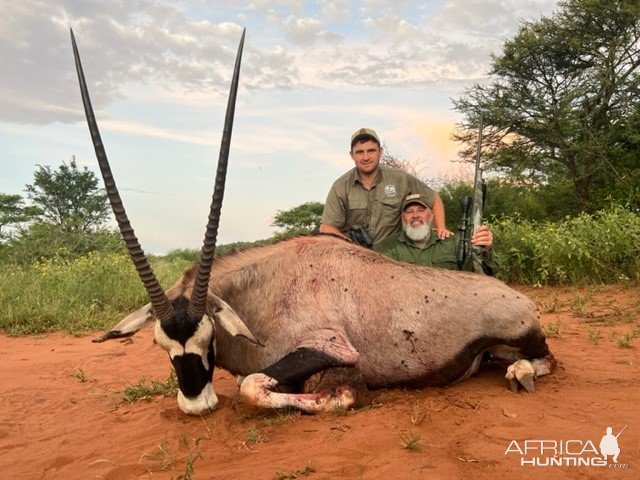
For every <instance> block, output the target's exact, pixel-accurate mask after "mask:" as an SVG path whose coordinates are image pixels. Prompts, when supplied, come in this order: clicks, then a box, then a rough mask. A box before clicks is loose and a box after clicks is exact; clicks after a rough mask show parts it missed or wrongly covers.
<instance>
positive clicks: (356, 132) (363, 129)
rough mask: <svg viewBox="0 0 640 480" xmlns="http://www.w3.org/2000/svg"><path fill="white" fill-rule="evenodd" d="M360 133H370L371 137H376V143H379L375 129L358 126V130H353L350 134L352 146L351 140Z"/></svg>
mask: <svg viewBox="0 0 640 480" xmlns="http://www.w3.org/2000/svg"><path fill="white" fill-rule="evenodd" d="M360 135H371V136H372V137H373V138H375V139H376V141H377V142H378V145H379V144H380V138H378V134H377V133H376V131H375V130H373V129H371V128H359V129H358V130H356V131H355V132H353V135H351V145H352V146H353V141H354V140H355V139H356V137H359V136H360Z"/></svg>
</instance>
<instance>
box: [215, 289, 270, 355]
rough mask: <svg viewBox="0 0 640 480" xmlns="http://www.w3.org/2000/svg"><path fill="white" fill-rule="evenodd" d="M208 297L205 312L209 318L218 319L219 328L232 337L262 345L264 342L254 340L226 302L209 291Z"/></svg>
mask: <svg viewBox="0 0 640 480" xmlns="http://www.w3.org/2000/svg"><path fill="white" fill-rule="evenodd" d="M208 297H209V298H208V301H207V307H208V308H207V314H208V316H209V317H210V318H215V319H216V320H217V321H218V325H219V326H220V328H222V329H223V330H225V331H226V332H227V333H229V335H231V336H233V337H239V338H244V339H245V340H247V341H248V342H251V343H253V344H254V345H258V346H260V347H264V344H262V343H260V342H259V341H258V340H256V338H255V337H254V336H253V334H252V333H251V331H250V330H249V328H248V327H247V326H246V325H245V323H244V322H243V321H242V319H241V318H240V317H239V316H238V314H237V313H236V312H235V311H234V310H233V308H231V306H230V305H229V304H228V303H227V302H225V301H224V300H221V299H220V297H217V296H216V295H212V294H211V293H210V294H209V295H208ZM211 297H213V299H211Z"/></svg>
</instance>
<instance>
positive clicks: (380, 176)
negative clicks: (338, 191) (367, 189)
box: [353, 165, 384, 188]
mask: <svg viewBox="0 0 640 480" xmlns="http://www.w3.org/2000/svg"><path fill="white" fill-rule="evenodd" d="M383 178H384V169H383V168H381V167H380V165H378V168H377V169H376V178H375V180H374V181H373V184H371V188H373V187H375V186H376V185H378V184H379V183H380V182H381V181H382V179H383ZM353 183H359V184H360V185H362V181H361V180H360V175H358V169H357V168H355V167H354V169H353Z"/></svg>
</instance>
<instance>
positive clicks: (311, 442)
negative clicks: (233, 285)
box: [0, 286, 640, 480]
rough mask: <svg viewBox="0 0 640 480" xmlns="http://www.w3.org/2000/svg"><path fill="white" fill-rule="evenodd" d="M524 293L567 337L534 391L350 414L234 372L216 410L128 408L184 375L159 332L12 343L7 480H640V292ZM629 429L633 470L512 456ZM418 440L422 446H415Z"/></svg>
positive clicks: (170, 403) (1, 414) (482, 386)
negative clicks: (252, 399) (130, 395)
mask: <svg viewBox="0 0 640 480" xmlns="http://www.w3.org/2000/svg"><path fill="white" fill-rule="evenodd" d="M519 289H520V290H523V291H525V292H526V293H527V294H528V295H529V296H531V297H532V298H533V299H534V300H535V301H536V302H537V304H538V306H539V308H540V310H541V312H542V323H543V324H544V325H547V328H548V329H551V330H553V329H555V328H556V327H558V328H559V337H553V338H550V339H549V344H550V347H551V349H552V351H553V352H554V354H555V355H556V358H557V359H558V360H559V367H558V368H557V370H556V371H555V372H554V373H553V374H552V375H551V376H548V377H544V378H542V379H540V380H538V382H537V383H536V392H535V394H533V395H529V394H523V393H520V394H514V393H512V392H510V391H508V390H507V389H506V388H505V383H504V380H503V371H502V370H500V369H498V368H496V367H493V368H488V369H484V370H483V371H481V373H480V374H479V375H477V376H475V377H473V378H471V379H470V380H468V381H466V382H463V383H461V384H459V385H454V386H450V387H446V388H431V389H422V390H384V391H378V392H375V393H374V394H373V397H372V398H373V401H372V405H371V406H370V408H364V409H361V410H358V411H355V412H350V413H348V414H343V415H340V414H333V413H328V414H322V415H317V416H310V415H300V414H282V413H280V414H279V413H277V412H273V411H268V410H256V409H253V408H251V407H249V406H247V405H246V404H244V403H243V402H242V400H241V399H239V398H238V395H237V389H236V386H235V379H234V378H233V377H232V376H231V375H230V374H229V373H228V372H224V371H217V373H216V378H215V388H216V391H217V392H218V396H219V398H220V404H219V407H218V409H217V410H216V411H215V412H214V413H212V414H211V415H208V416H206V417H202V418H193V417H187V416H185V415H183V414H182V413H181V412H180V411H179V409H178V406H177V403H176V400H175V398H166V397H155V398H153V399H152V400H150V401H139V402H136V403H133V404H128V405H127V404H124V403H123V401H122V399H123V393H122V392H123V390H124V388H125V387H127V386H130V385H134V384H137V383H138V381H139V380H140V379H141V378H142V377H146V378H147V379H158V380H161V381H162V380H164V379H166V378H167V376H168V374H169V371H170V366H169V361H168V359H167V356H166V354H165V353H164V352H163V351H161V349H160V348H158V347H157V346H155V345H154V344H153V343H152V329H150V328H147V329H146V330H144V331H142V332H140V333H139V334H138V335H136V336H135V337H133V342H131V341H128V342H127V341H125V342H121V341H111V342H107V343H103V344H92V343H91V342H90V339H91V337H82V338H75V337H71V336H68V335H62V334H50V335H43V336H38V337H23V338H9V337H6V336H0V362H1V365H2V368H1V369H0V392H1V395H2V402H1V406H0V478H3V479H40V478H46V479H93V478H96V479H118V480H120V479H130V478H135V479H152V478H153V479H169V478H176V479H177V478H196V479H238V480H243V479H247V480H259V479H278V478H309V479H316V480H319V479H392V478H393V479H416V478H446V479H457V478H467V479H482V478H491V479H502V478H509V479H514V478H515V479H519V478H540V479H542V478H544V479H547V478H581V479H582V478H598V479H602V478H606V479H609V478H612V479H617V478H640V418H639V414H640V389H639V388H638V380H637V379H638V377H639V376H640V375H639V374H640V368H639V364H640V356H639V354H638V350H639V348H638V347H639V345H640V340H638V339H637V338H634V339H633V340H632V341H631V347H630V348H621V347H620V346H618V343H617V341H616V336H620V335H623V334H626V333H631V334H632V335H633V334H635V335H637V336H640V294H639V292H638V289H637V288H630V287H622V286H615V287H604V288H598V289H594V290H585V289H580V290H575V289H522V288H519ZM598 336H599V339H598V340H596V339H595V337H598ZM625 425H628V427H627V429H626V430H625V431H624V432H623V434H622V435H621V436H620V437H619V440H618V441H619V445H620V448H621V453H620V457H619V464H618V465H619V467H623V468H609V467H594V466H579V467H573V466H563V467H558V466H554V467H539V466H538V467H534V466H528V465H525V466H521V465H520V460H521V456H520V455H519V454H518V453H509V454H507V455H505V451H506V450H507V448H508V447H509V445H510V444H511V442H512V440H517V441H518V445H519V446H520V447H521V448H524V441H525V440H556V441H560V440H565V441H566V440H574V442H573V443H570V445H571V446H572V447H571V448H572V449H573V450H574V453H575V450H576V449H580V450H581V449H582V446H583V445H584V444H587V445H588V443H587V442H588V441H589V440H590V441H591V442H593V444H594V445H595V446H596V448H597V446H598V445H599V442H600V438H601V437H602V435H604V433H605V428H606V427H607V426H611V427H613V431H614V433H618V431H619V430H620V429H621V428H623V427H624V426H625ZM403 439H404V440H403ZM411 439H414V440H417V442H416V449H415V450H413V449H408V448H403V446H402V443H403V442H406V441H408V440H411ZM578 456H579V457H580V458H589V457H591V456H592V455H591V454H590V453H589V452H586V453H585V454H584V455H582V456H580V455H578ZM548 457H549V455H548V454H547V453H545V455H544V458H548ZM609 458H611V457H609ZM563 461H565V460H563ZM189 465H191V467H192V470H191V477H189V474H190V471H189V468H188V466H189Z"/></svg>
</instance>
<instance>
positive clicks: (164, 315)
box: [70, 29, 174, 320]
mask: <svg viewBox="0 0 640 480" xmlns="http://www.w3.org/2000/svg"><path fill="white" fill-rule="evenodd" d="M70 32H71V44H72V45H73V56H74V58H75V61H76V71H77V72H78V81H79V82H80V91H81V93H82V103H83V104H84V113H85V115H86V117H87V123H88V124H89V131H90V132H91V140H93V147H94V149H95V151H96V157H97V158H98V164H99V165H100V172H102V179H103V180H104V186H105V188H106V190H107V196H108V197H109V202H110V203H111V209H112V210H113V213H114V215H115V217H116V221H117V222H118V227H120V233H122V238H123V239H124V243H125V244H126V246H127V249H128V250H129V255H130V256H131V260H133V264H134V265H135V267H136V270H137V271H138V275H139V276H140V279H141V280H142V283H143V284H144V288H145V289H146V290H147V293H148V294H149V297H150V298H151V304H152V305H153V309H154V310H155V312H156V316H157V317H158V318H159V319H160V320H166V319H168V318H170V317H171V316H172V315H173V313H174V310H173V307H172V306H171V304H170V303H169V301H168V300H167V297H166V295H165V294H164V291H163V290H162V287H161V286H160V282H158V279H157V278H156V276H155V275H154V273H153V270H152V269H151V265H149V262H148V260H147V257H146V256H145V254H144V251H143V250H142V248H141V247H140V243H139V242H138V239H137V238H136V235H135V233H134V231H133V228H131V224H130V223H129V219H128V218H127V213H126V212H125V210H124V206H123V205H122V200H121V199H120V194H119V193H118V188H117V187H116V182H115V181H114V179H113V175H112V174H111V167H110V166H109V160H108V159H107V154H106V152H105V150H104V145H103V144H102V139H101V138H100V131H99V130H98V123H97V122H96V117H95V115H94V113H93V107H92V106H91V99H90V98H89V91H88V89H87V82H86V81H85V78H84V72H83V71H82V64H81V63H80V54H79V53H78V46H77V45H76V39H75V36H74V35H73V30H71V29H70Z"/></svg>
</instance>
